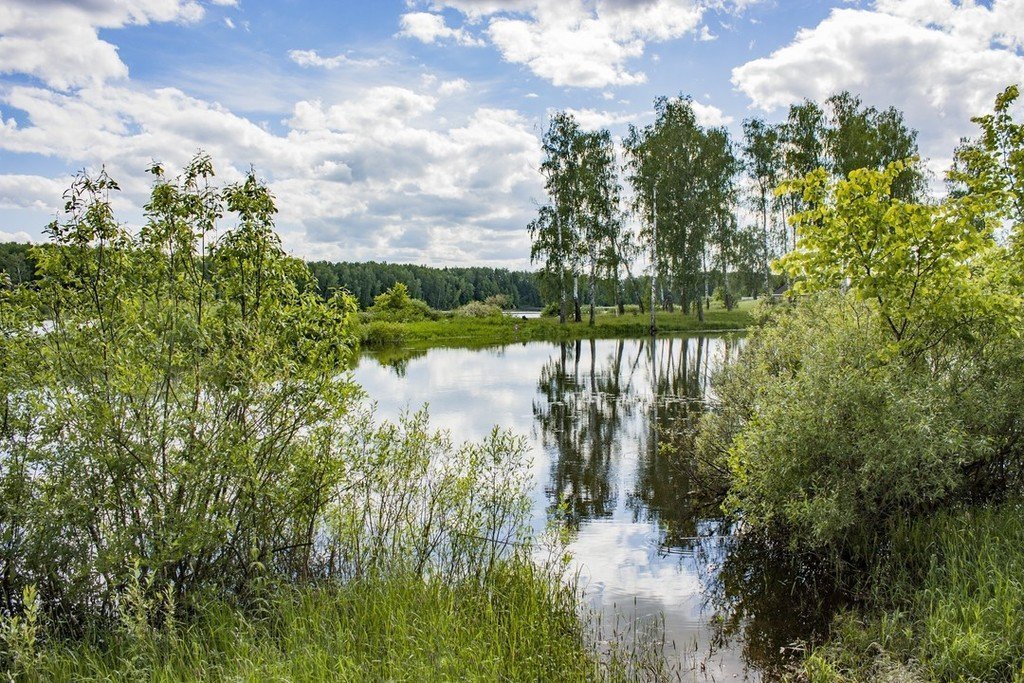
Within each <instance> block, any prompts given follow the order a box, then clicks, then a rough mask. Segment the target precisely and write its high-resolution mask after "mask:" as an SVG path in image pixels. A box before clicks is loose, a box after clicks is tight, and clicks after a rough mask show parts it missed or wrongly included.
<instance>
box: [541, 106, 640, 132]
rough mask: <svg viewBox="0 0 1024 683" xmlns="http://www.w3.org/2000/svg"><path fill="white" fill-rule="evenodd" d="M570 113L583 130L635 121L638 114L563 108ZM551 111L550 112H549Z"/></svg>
mask: <svg viewBox="0 0 1024 683" xmlns="http://www.w3.org/2000/svg"><path fill="white" fill-rule="evenodd" d="M565 111H566V113H568V114H571V115H572V116H573V118H575V119H576V122H577V123H579V124H580V127H581V128H584V129H585V130H597V129H599V128H608V127H609V126H615V125H621V124H624V123H635V122H636V121H637V119H638V118H639V116H638V115H637V114H633V113H623V112H610V111H600V110H597V109H573V108H572V107H569V108H567V109H565ZM549 113H551V112H549Z"/></svg>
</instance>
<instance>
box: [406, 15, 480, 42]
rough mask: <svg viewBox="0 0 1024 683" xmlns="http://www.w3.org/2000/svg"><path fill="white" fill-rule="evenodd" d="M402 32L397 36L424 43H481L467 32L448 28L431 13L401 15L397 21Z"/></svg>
mask: <svg viewBox="0 0 1024 683" xmlns="http://www.w3.org/2000/svg"><path fill="white" fill-rule="evenodd" d="M399 21H400V25H401V27H402V30H401V31H399V32H398V35H399V36H402V37H405V38H415V39H416V40H419V41H422V42H424V43H438V42H442V41H445V40H451V41H454V42H456V43H458V44H459V45H468V46H480V45H483V41H482V40H480V39H479V38H474V37H473V36H472V35H471V34H470V33H469V32H468V31H466V30H465V29H462V28H452V27H450V26H448V25H447V24H446V23H445V21H444V17H443V16H441V15H440V14H434V13H432V12H409V13H407V14H403V15H402V18H401V19H400V20H399Z"/></svg>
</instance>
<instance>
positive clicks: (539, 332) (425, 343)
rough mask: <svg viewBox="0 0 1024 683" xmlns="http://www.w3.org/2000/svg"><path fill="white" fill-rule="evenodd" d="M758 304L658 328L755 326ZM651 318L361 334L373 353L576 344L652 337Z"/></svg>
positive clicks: (670, 320) (373, 326) (465, 323)
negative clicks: (400, 348) (403, 349)
mask: <svg viewBox="0 0 1024 683" xmlns="http://www.w3.org/2000/svg"><path fill="white" fill-rule="evenodd" d="M756 303H757V302H755V301H742V302H740V304H739V305H738V306H737V307H735V308H734V309H733V310H731V311H727V310H725V308H724V307H721V306H712V308H711V309H710V310H708V311H706V312H705V315H704V321H703V322H701V321H700V320H698V319H697V316H696V315H683V314H682V313H681V312H678V311H677V312H674V313H668V312H659V313H658V314H657V324H658V332H659V333H675V332H714V331H734V330H743V329H746V328H747V327H748V326H749V325H750V324H751V323H752V322H753V309H754V307H755V306H756ZM650 327H651V319H650V316H649V315H647V314H639V313H626V314H625V315H621V316H620V315H615V313H614V312H612V311H609V312H602V313H601V314H600V315H598V316H597V317H596V318H595V324H594V325H593V326H591V325H589V324H588V322H587V319H586V316H584V320H583V322H580V323H575V322H567V323H566V324H564V325H562V324H560V323H559V322H558V318H548V317H544V318H527V319H525V320H524V319H522V318H513V317H510V316H500V317H499V316H491V317H486V318H472V317H445V318H441V319H439V320H418V321H414V322H384V321H371V322H367V323H363V324H360V325H359V328H358V334H359V337H360V341H361V343H362V345H363V347H365V348H368V349H374V348H377V349H379V348H387V347H394V346H413V347H418V348H424V347H430V346H460V347H478V346H490V345H496V344H512V343H516V342H527V341H571V340H575V339H609V338H616V337H641V336H646V335H648V334H649V333H650Z"/></svg>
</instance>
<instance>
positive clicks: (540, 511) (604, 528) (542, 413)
mask: <svg viewBox="0 0 1024 683" xmlns="http://www.w3.org/2000/svg"><path fill="white" fill-rule="evenodd" d="M741 344H742V339H738V338H736V337H727V336H696V337H678V338H671V337H669V338H659V339H657V340H650V339H633V340H598V341H594V340H588V341H576V342H567V343H561V344H551V343H528V344H520V345H515V346H507V347H503V348H501V349H481V350H467V349H432V350H430V351H428V352H426V353H424V352H422V351H418V352H415V353H411V354H408V355H403V354H401V353H397V354H396V353H391V354H388V355H387V356H385V357H380V358H379V359H377V360H375V359H372V358H366V357H364V359H363V360H362V362H361V364H360V366H359V367H358V368H357V369H356V371H355V379H356V381H357V382H359V383H360V384H361V385H363V386H364V388H365V389H366V390H367V393H368V394H369V395H370V396H371V397H373V398H374V399H376V400H377V401H378V406H379V408H378V409H379V412H380V413H381V414H382V416H383V417H394V416H396V415H397V414H398V413H399V412H400V411H401V410H403V409H405V408H408V407H413V408H415V407H418V406H420V405H422V404H423V403H429V405H430V413H431V417H432V420H433V422H434V423H435V424H438V425H439V426H442V427H445V428H447V429H449V430H451V432H452V435H453V437H454V438H455V439H456V440H464V439H478V438H481V437H483V436H484V435H485V434H486V433H487V432H488V431H489V430H490V429H491V427H492V426H493V425H495V424H499V425H502V426H504V427H509V428H512V429H514V430H516V431H517V432H519V433H521V434H524V435H527V436H528V437H529V438H531V441H532V446H533V450H534V453H535V456H536V457H535V462H534V478H535V481H536V482H537V485H536V488H535V490H534V491H533V493H532V500H533V517H534V526H535V528H537V529H541V528H543V527H544V526H545V524H546V522H547V520H548V519H549V518H550V517H551V516H552V515H555V514H558V515H560V516H563V517H564V519H565V520H566V521H567V522H568V524H569V527H570V529H571V530H572V533H573V542H572V544H571V547H570V550H571V551H572V553H573V555H574V561H575V562H576V566H577V568H578V570H579V572H580V577H581V579H582V580H583V581H584V583H585V585H586V587H587V594H588V596H589V597H590V599H591V600H592V601H593V604H594V605H595V606H596V607H597V608H598V609H600V610H602V611H604V612H605V613H606V614H607V615H609V618H611V615H612V614H614V613H619V614H622V613H625V614H627V616H637V617H653V616H655V615H663V618H664V627H665V631H666V636H667V638H668V641H669V643H674V656H676V657H677V658H678V659H679V660H680V661H681V662H684V663H685V664H686V666H687V674H686V676H685V677H684V680H686V679H688V677H689V678H694V679H697V680H705V679H706V680H712V679H718V680H721V679H722V678H723V677H724V678H728V679H730V680H735V679H743V678H745V679H748V680H756V679H758V678H759V677H760V673H759V671H765V672H767V673H770V672H772V671H773V670H774V668H775V667H776V666H777V665H778V662H779V648H780V647H784V646H786V645H788V644H789V643H790V642H792V640H793V638H794V634H797V635H799V634H802V633H804V631H805V630H806V629H804V630H801V627H802V626H803V625H805V624H806V623H808V621H809V617H808V612H806V611H804V610H802V609H801V608H800V604H801V600H800V596H796V597H794V593H793V591H794V590H803V588H799V587H798V588H797V589H795V588H794V585H796V584H794V583H793V582H791V581H789V580H788V579H789V577H792V576H796V577H798V582H799V580H800V579H799V572H796V573H794V572H793V571H790V570H789V569H780V570H779V571H778V574H779V575H778V576H775V575H774V574H773V570H774V568H777V567H779V566H780V565H779V564H778V562H777V561H776V560H777V558H775V559H773V558H763V557H760V558H758V557H747V556H745V554H744V552H746V551H744V552H739V551H738V550H737V549H736V547H735V545H736V544H735V543H734V541H733V539H732V538H731V536H730V533H729V532H730V530H729V528H728V527H727V525H726V523H725V522H724V521H723V520H722V519H721V517H720V513H719V509H718V504H717V501H716V499H715V497H714V496H713V495H710V492H709V491H708V490H707V488H706V487H704V486H702V485H701V482H700V481H699V480H698V479H697V478H696V472H695V468H694V466H693V465H694V463H693V459H692V457H690V454H691V450H690V449H691V440H692V428H693V426H694V425H695V424H696V421H697V419H698V418H699V416H700V415H701V413H702V412H703V411H704V410H706V409H707V404H706V402H705V398H706V396H707V394H708V391H709V389H708V387H709V383H710V378H711V376H712V374H713V373H714V371H715V370H716V369H717V368H718V367H720V366H721V364H722V363H724V362H727V361H728V359H729V358H730V357H732V356H734V355H735V354H736V353H737V351H738V349H739V347H740V345H741ZM747 554H748V555H749V553H747ZM805 602H808V603H810V602H811V601H809V600H805ZM790 621H796V622H797V623H795V624H793V623H789V622H790ZM734 677H735V678H734Z"/></svg>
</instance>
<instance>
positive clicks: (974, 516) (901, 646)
mask: <svg viewBox="0 0 1024 683" xmlns="http://www.w3.org/2000/svg"><path fill="white" fill-rule="evenodd" d="M869 583H871V584H874V585H875V586H876V587H875V588H874V589H873V591H872V592H871V593H870V594H869V595H868V599H867V604H866V607H865V609H864V610H863V613H861V614H856V613H850V614H846V615H844V616H843V617H841V618H840V619H839V620H838V622H837V624H836V629H835V635H834V638H833V640H832V642H831V643H829V644H828V645H827V646H825V647H824V648H822V649H821V650H819V651H817V652H815V653H814V654H813V655H812V656H811V657H810V658H809V660H808V661H807V662H806V663H805V665H804V671H803V675H804V676H805V677H806V678H807V679H808V680H811V681H842V680H880V679H882V678H885V677H888V678H891V679H894V680H896V679H900V680H902V679H906V680H936V681H1024V506H1022V504H1021V503H1020V502H1012V503H1006V504H1003V505H999V506H991V507H984V508H976V509H965V510H959V511H953V512H945V513H941V514H938V515H935V516H934V517H931V518H929V519H924V520H918V521H912V522H906V523H904V524H903V525H902V526H900V527H899V528H898V529H896V532H895V534H894V536H893V543H892V547H891V552H890V554H889V556H888V557H887V558H884V559H882V560H880V561H879V563H878V565H877V567H876V568H875V571H874V573H873V576H872V579H871V581H870V582H869Z"/></svg>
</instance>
